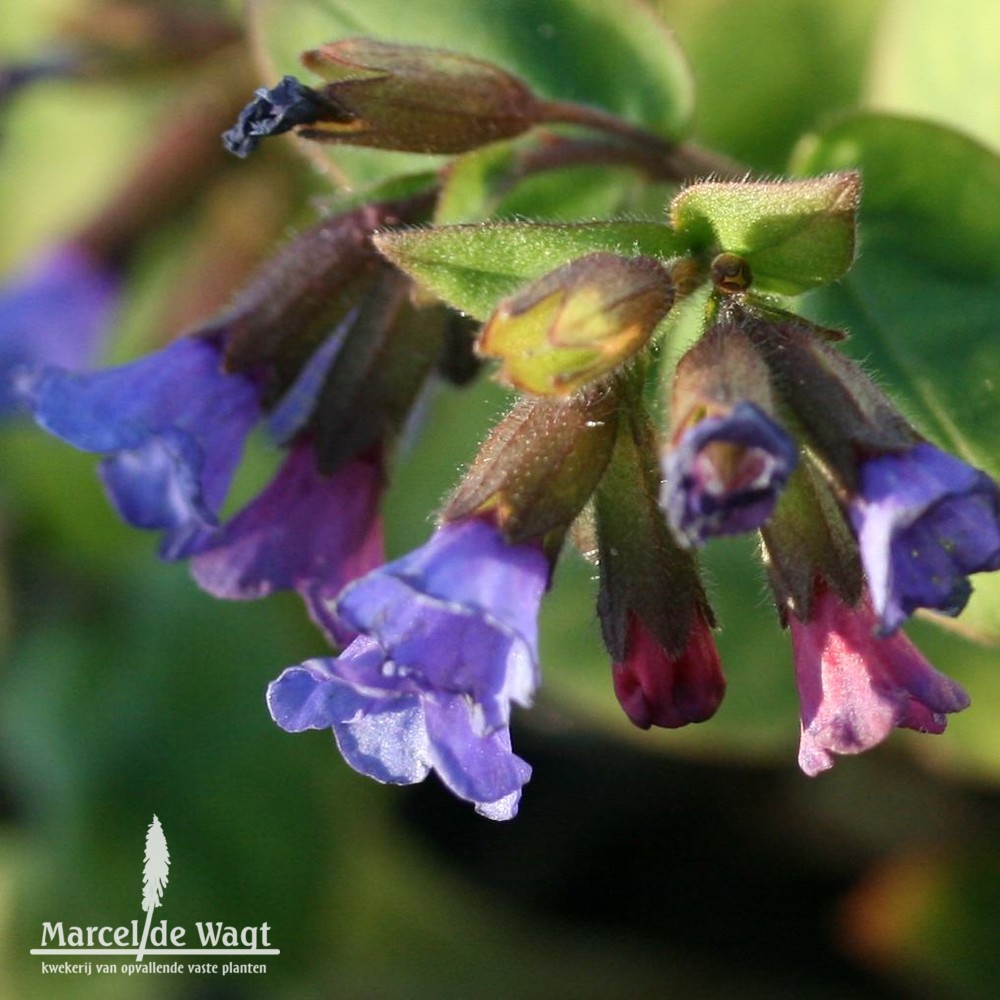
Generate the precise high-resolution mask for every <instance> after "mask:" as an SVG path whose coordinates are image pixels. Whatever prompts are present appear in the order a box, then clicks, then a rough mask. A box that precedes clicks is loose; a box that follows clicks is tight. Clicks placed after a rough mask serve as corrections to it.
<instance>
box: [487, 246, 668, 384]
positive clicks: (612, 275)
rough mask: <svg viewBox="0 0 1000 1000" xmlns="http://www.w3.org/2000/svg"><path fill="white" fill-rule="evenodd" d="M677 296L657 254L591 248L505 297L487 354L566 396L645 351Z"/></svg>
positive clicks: (507, 375) (507, 378) (515, 375)
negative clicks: (630, 254) (625, 254)
mask: <svg viewBox="0 0 1000 1000" xmlns="http://www.w3.org/2000/svg"><path fill="white" fill-rule="evenodd" d="M673 299H674V287H673V283H672V282H671V280H670V275H669V274H668V272H667V270H666V269H665V268H664V267H663V266H662V265H661V264H660V263H659V262H658V261H655V260H653V258H651V257H620V256H618V255H616V254H611V253H593V254H589V255H587V256H586V257H580V258H579V259H577V260H574V261H571V262H570V263H568V264H564V265H563V266H562V267H558V268H556V269H555V270H554V271H550V272H549V273H548V274H546V275H543V276H542V277H541V278H539V279H538V280H537V281H535V282H533V283H532V284H530V285H529V286H528V287H527V288H524V289H522V290H521V291H520V292H518V293H516V294H515V295H512V296H511V297H510V298H508V299H505V300H504V301H503V302H501V303H500V305H499V306H498V308H497V310H496V312H494V314H493V315H492V317H491V318H490V320H489V322H488V323H487V324H486V326H485V327H484V329H483V332H482V334H481V335H480V339H479V345H478V349H479V353H480V354H484V355H486V356H488V357H494V358H500V359H501V360H502V361H503V364H502V366H501V368H500V372H499V376H500V378H501V380H502V381H504V382H507V383H509V384H511V385H513V386H516V387H517V388H519V389H522V390H524V391H526V392H532V393H535V394H536V395H540V396H566V395H569V394H570V393H573V392H576V391H577V390H578V389H580V388H581V387H583V386H585V385H587V384H588V383H590V382H593V381H595V380H596V379H599V378H601V377H602V376H604V375H607V374H609V373H611V372H613V371H614V370H615V369H616V368H618V367H619V366H620V365H622V364H623V363H624V362H626V361H627V360H628V359H629V358H630V357H632V356H633V355H634V354H635V353H636V352H637V351H639V350H641V349H642V348H643V347H644V346H645V345H646V343H647V342H648V340H649V338H650V336H651V335H652V333H653V331H654V330H655V329H656V326H657V324H658V323H659V322H660V320H662V319H663V317H664V316H665V315H666V314H667V311H668V310H669V309H670V306H671V305H672V303H673Z"/></svg>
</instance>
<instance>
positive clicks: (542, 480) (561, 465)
mask: <svg viewBox="0 0 1000 1000" xmlns="http://www.w3.org/2000/svg"><path fill="white" fill-rule="evenodd" d="M617 423H618V397H617V394H616V393H615V392H613V391H612V390H611V389H609V388H601V389H596V388H595V389H591V390H587V391H584V392H581V393H579V394H578V395H576V396H573V397H571V398H570V399H567V400H556V399H545V398H534V399H522V400H520V401H519V402H517V403H516V404H515V405H514V408H513V409H512V410H511V411H510V413H508V414H507V416H505V417H504V418H503V419H502V420H501V421H500V423H498V424H497V425H496V427H494V428H493V430H492V432H491V433H490V436H489V437H488V438H487V439H486V441H485V443H484V444H483V446H482V447H481V448H480V449H479V454H478V455H477V456H476V458H475V460H474V461H473V463H472V465H471V466H470V468H469V470H468V471H467V472H466V474H465V478H464V479H463V480H462V482H461V483H460V484H459V486H458V489H457V490H456V491H455V494H454V495H453V496H452V498H451V500H450V501H449V503H448V504H447V506H446V507H445V510H444V514H443V519H444V520H445V521H456V520H461V519H463V518H468V517H473V516H478V515H482V514H490V516H492V517H493V518H494V521H495V523H496V524H497V526H498V527H499V528H500V530H501V531H502V532H503V534H504V535H505V537H506V538H507V539H508V540H510V541H512V542H523V541H528V540H530V539H541V540H545V539H546V536H549V535H550V534H552V535H554V536H557V537H558V540H560V541H561V539H562V537H563V535H564V534H565V533H566V531H567V530H568V528H569V527H570V525H571V524H572V523H573V521H574V519H575V518H576V517H577V515H578V514H579V513H580V511H581V510H582V509H583V507H584V505H585V504H586V503H587V501H588V500H589V499H590V496H591V494H592V493H593V491H594V488H595V487H596V486H597V483H598V481H599V480H600V478H601V475H602V474H603V472H604V469H605V466H606V465H607V463H608V459H609V457H610V455H611V449H612V446H613V444H614V440H615V432H616V428H617Z"/></svg>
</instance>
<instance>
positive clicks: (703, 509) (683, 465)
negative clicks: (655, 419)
mask: <svg viewBox="0 0 1000 1000" xmlns="http://www.w3.org/2000/svg"><path fill="white" fill-rule="evenodd" d="M797 458H798V455H797V452H796V447H795V442H794V441H793V440H792V439H791V438H790V437H789V436H788V434H787V433H785V431H784V430H783V429H782V428H781V427H780V426H778V424H776V423H775V422H774V421H773V420H772V419H771V418H770V417H769V416H768V415H767V414H766V413H764V411H763V410H761V409H760V408H759V407H758V406H756V405H754V404H753V403H747V402H741V403H737V404H736V405H735V406H733V407H732V409H730V410H729V411H728V412H724V413H720V414H715V415H712V416H707V417H705V418H704V419H702V420H699V421H698V422H697V423H695V424H694V425H692V426H690V427H688V428H687V429H686V430H685V431H684V432H683V433H682V434H681V435H680V437H679V439H678V440H677V442H676V443H675V445H674V447H673V448H672V449H671V450H670V451H668V452H667V454H666V456H665V458H664V460H663V475H664V482H663V488H662V491H661V494H660V503H661V505H662V507H663V509H664V511H665V512H666V515H667V519H668V521H669V522H670V526H671V528H672V529H673V531H674V533H675V535H676V536H677V538H678V540H679V541H680V542H681V543H682V544H683V545H687V546H691V547H694V546H698V545H702V544H704V542H706V541H707V540H708V539H709V538H712V537H714V536H716V535H736V534H742V533H743V532H746V531H753V530H754V529H755V528H759V527H760V526H761V525H762V524H763V523H764V522H765V521H766V520H767V519H768V517H769V516H770V514H771V511H772V510H773V509H774V505H775V503H777V500H778V496H779V494H780V493H781V491H782V489H784V487H785V484H786V483H787V482H788V477H789V476H790V475H791V472H792V470H793V469H794V468H795V464H796V461H797Z"/></svg>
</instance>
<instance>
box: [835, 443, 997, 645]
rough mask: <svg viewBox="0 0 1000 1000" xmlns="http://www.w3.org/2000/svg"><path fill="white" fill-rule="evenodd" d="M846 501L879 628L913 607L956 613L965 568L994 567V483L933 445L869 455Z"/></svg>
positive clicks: (889, 626) (897, 621)
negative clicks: (850, 497)
mask: <svg viewBox="0 0 1000 1000" xmlns="http://www.w3.org/2000/svg"><path fill="white" fill-rule="evenodd" d="M858 480H859V489H858V493H857V495H856V496H855V497H853V498H852V500H851V501H850V503H849V513H850V519H851V523H852V525H853V527H854V530H855V532H856V533H857V536H858V542H859V545H860V549H861V558H862V561H863V563H864V567H865V573H866V575H867V577H868V585H869V587H870V589H871V594H872V602H873V604H874V607H875V611H876V613H877V614H878V618H879V627H880V630H881V631H882V632H883V633H885V634H888V633H891V632H894V631H895V630H896V629H897V628H899V626H900V625H901V624H902V622H903V621H905V620H906V619H907V618H908V617H909V616H910V615H911V614H913V612H914V611H915V610H917V608H932V609H935V610H938V611H941V612H944V613H945V614H951V615H955V614H958V613H959V612H960V611H961V610H962V608H963V607H965V604H966V602H967V601H968V599H969V595H970V593H971V592H972V587H971V585H970V584H969V581H968V579H967V578H968V576H969V574H971V573H979V572H985V571H990V570H996V569H1000V488H998V487H997V484H996V483H995V482H994V481H993V480H992V479H990V477H989V476H987V475H986V473H984V472H981V471H980V470H979V469H975V468H973V467H972V466H970V465H967V464H966V463H965V462H963V461H961V460H960V459H958V458H955V457H954V456H953V455H949V454H947V453H946V452H943V451H941V450H940V449H939V448H936V447H934V445H931V444H928V443H926V442H921V443H919V444H916V445H914V446H913V447H912V448H910V449H908V450H907V451H903V452H898V453H886V454H881V455H878V456H877V457H875V458H871V459H869V460H868V461H866V462H864V463H863V464H862V465H861V468H860V470H859V476H858Z"/></svg>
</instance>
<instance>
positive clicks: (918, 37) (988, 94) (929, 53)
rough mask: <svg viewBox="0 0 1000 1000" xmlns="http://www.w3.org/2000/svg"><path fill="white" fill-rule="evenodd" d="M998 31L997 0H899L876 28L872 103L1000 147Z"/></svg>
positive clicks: (869, 95) (870, 90)
mask: <svg viewBox="0 0 1000 1000" xmlns="http://www.w3.org/2000/svg"><path fill="white" fill-rule="evenodd" d="M998 33H1000V8H998V7H997V5H996V2H995V0H964V2H963V3H962V5H961V7H960V8H957V9H956V8H955V7H952V6H951V5H949V4H943V3H940V2H939V0H905V2H900V0H896V2H895V3H892V4H890V5H889V7H888V9H887V11H886V16H884V17H883V18H882V19H881V23H880V24H879V25H878V31H877V32H874V33H873V37H874V40H875V44H874V52H873V60H872V67H873V70H874V72H872V73H870V74H869V79H868V88H867V90H868V93H867V95H866V96H867V101H866V103H868V104H869V105H870V106H874V107H877V108H880V109H882V110H883V111H893V112H897V113H899V114H907V115H920V116H921V117H929V118H934V119H936V120H938V121H940V122H942V123H947V124H949V125H952V126H953V127H956V128H961V129H964V130H966V131H968V132H969V134H970V135H973V136H975V137H976V138H978V139H980V140H981V141H983V142H987V143H991V144H992V145H993V146H994V148H995V147H997V146H998V145H1000V115H998V114H997V93H998V92H1000V59H997V36H998ZM956 66H961V67H962V71H961V72H960V73H958V72H956V71H955V67H956Z"/></svg>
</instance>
